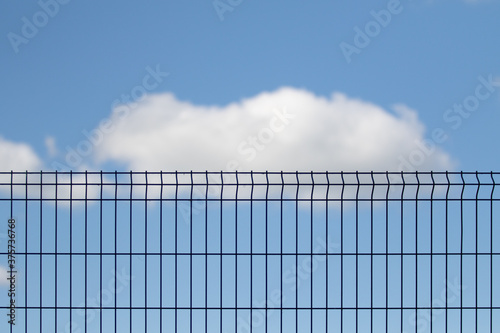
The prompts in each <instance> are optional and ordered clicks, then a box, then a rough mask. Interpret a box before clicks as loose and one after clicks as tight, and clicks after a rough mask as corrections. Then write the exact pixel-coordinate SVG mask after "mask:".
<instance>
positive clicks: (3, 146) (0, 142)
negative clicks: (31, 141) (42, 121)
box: [0, 137, 42, 171]
mask: <svg viewBox="0 0 500 333" xmlns="http://www.w3.org/2000/svg"><path fill="white" fill-rule="evenodd" d="M41 166H42V162H41V161H40V159H39V158H38V156H37V155H36V153H35V152H34V151H33V149H32V148H31V147H30V146H28V145H27V144H24V143H15V142H11V141H7V140H5V139H3V138H2V137H0V171H11V170H17V171H19V170H21V171H22V170H38V169H40V167H41Z"/></svg>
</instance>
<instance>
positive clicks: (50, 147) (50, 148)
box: [45, 136, 58, 157]
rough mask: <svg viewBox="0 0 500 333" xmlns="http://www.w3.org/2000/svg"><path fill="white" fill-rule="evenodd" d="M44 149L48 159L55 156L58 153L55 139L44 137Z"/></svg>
mask: <svg viewBox="0 0 500 333" xmlns="http://www.w3.org/2000/svg"><path fill="white" fill-rule="evenodd" d="M45 148H47V153H48V154H49V156H50V157H54V156H56V155H57V153H58V150H57V145H56V139H55V138H54V137H52V136H48V137H46V138H45Z"/></svg>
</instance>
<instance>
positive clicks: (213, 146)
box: [95, 88, 453, 171]
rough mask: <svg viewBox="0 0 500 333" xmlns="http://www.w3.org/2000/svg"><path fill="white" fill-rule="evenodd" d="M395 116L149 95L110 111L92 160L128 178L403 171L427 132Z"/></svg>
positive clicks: (438, 155) (436, 161) (319, 104)
mask: <svg viewBox="0 0 500 333" xmlns="http://www.w3.org/2000/svg"><path fill="white" fill-rule="evenodd" d="M394 111H395V113H391V112H388V111H386V110H384V109H383V108H381V107H379V106H377V105H374V104H372V103H369V102H365V101H362V100H359V99H353V98H349V97H347V96H345V95H343V94H340V93H334V94H332V96H331V97H329V98H325V97H319V96H316V95H314V94H312V93H310V92H308V91H306V90H302V89H296V88H281V89H279V90H277V91H274V92H265V93H261V94H259V95H257V96H254V97H251V98H247V99H244V100H242V101H240V102H237V103H232V104H229V105H226V106H222V107H218V106H202V105H194V104H192V103H189V102H185V101H179V100H178V99H177V98H176V97H175V96H174V95H173V94H170V93H165V94H160V95H152V96H148V97H147V98H145V99H144V100H142V101H141V102H140V103H139V105H138V106H137V107H136V108H129V107H126V106H119V107H117V109H115V110H114V113H113V115H112V120H113V123H114V124H116V127H115V129H114V130H113V131H112V132H111V133H109V134H107V135H105V136H104V140H103V142H102V143H101V144H100V145H99V146H98V147H97V149H96V154H95V158H96V160H97V162H99V163H102V162H105V161H115V162H120V163H123V164H125V165H126V166H127V168H130V169H132V170H146V169H147V170H160V169H161V170H200V171H204V170H207V169H208V170H228V169H231V168H232V167H233V166H234V165H237V168H238V170H250V169H252V170H289V171H290V170H317V171H321V170H331V171H336V170H400V169H402V167H401V162H400V158H401V157H406V158H407V157H408V156H409V154H410V153H411V152H413V151H416V150H421V146H419V145H418V142H421V141H422V140H424V139H425V137H424V135H425V127H424V125H423V124H422V123H421V122H420V121H419V119H418V116H417V113H416V112H415V111H413V110H411V109H409V108H408V107H406V106H401V105H400V106H396V107H395V108H394ZM278 114H280V115H281V116H278ZM287 114H288V115H290V116H286V115H287ZM286 117H288V118H286ZM425 157H426V158H425V159H424V160H422V161H421V163H419V164H418V165H416V166H415V167H416V169H419V170H431V169H432V170H442V169H450V168H452V166H453V163H452V162H451V159H450V156H449V155H448V154H447V153H446V152H444V151H443V150H441V149H440V148H438V147H434V149H433V152H432V153H431V154H427V155H426V156H425Z"/></svg>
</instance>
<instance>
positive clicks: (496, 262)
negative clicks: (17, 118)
mask: <svg viewBox="0 0 500 333" xmlns="http://www.w3.org/2000/svg"><path fill="white" fill-rule="evenodd" d="M496 178H498V173H494V172H489V173H480V172H307V173H306V172H4V173H0V216H1V217H2V219H3V220H4V222H3V223H2V224H3V225H4V227H3V228H2V230H0V244H1V247H2V248H1V249H0V256H1V261H0V276H1V277H2V281H1V282H0V291H1V293H2V296H1V297H0V311H1V314H2V315H1V318H3V319H2V320H1V321H0V331H1V332H30V333H31V332H200V333H201V332H204V333H208V332H221V333H222V332H244V333H247V332H255V333H257V332H297V333H298V332H415V333H416V332H500V320H499V319H498V318H500V316H499V315H500V308H499V306H500V304H499V299H500V282H499V281H500V279H499V276H500V256H499V254H500V245H499V244H500V243H499V241H498V240H499V236H500V224H499V218H498V216H499V214H498V210H499V200H500V195H499V194H498V191H495V186H496Z"/></svg>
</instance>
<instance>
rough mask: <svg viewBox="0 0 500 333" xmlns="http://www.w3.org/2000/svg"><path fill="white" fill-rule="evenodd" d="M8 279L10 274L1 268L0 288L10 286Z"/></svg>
mask: <svg viewBox="0 0 500 333" xmlns="http://www.w3.org/2000/svg"><path fill="white" fill-rule="evenodd" d="M8 277H9V274H8V272H7V269H6V268H5V267H3V266H0V286H8V285H9V280H7V278H8Z"/></svg>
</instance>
